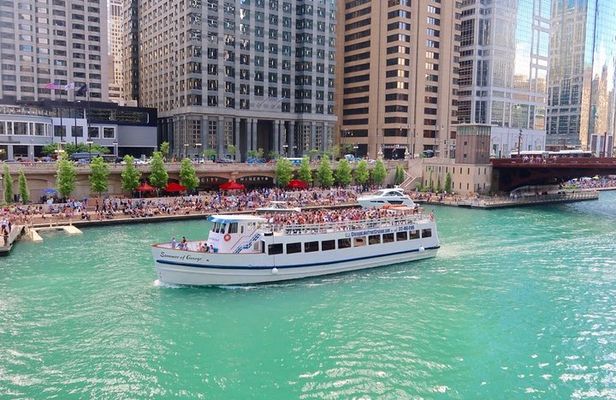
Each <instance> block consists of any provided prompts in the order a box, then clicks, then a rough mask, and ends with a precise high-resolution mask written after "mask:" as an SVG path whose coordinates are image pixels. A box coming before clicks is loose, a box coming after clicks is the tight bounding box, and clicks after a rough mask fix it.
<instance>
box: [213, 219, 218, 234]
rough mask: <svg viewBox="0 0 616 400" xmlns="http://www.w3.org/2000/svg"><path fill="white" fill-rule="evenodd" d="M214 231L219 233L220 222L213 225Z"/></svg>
mask: <svg viewBox="0 0 616 400" xmlns="http://www.w3.org/2000/svg"><path fill="white" fill-rule="evenodd" d="M212 232H214V233H218V222H215V223H214V226H213V227H212Z"/></svg>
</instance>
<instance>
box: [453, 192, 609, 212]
mask: <svg viewBox="0 0 616 400" xmlns="http://www.w3.org/2000/svg"><path fill="white" fill-rule="evenodd" d="M598 199H599V192H597V191H580V192H566V193H560V194H545V195H536V196H522V197H517V198H512V197H510V198H505V197H501V198H496V199H491V198H486V199H476V200H469V201H461V202H459V203H458V204H457V206H458V207H467V208H482V209H494V208H507V207H521V206H534V205H541V204H553V203H574V202H578V201H589V200H598Z"/></svg>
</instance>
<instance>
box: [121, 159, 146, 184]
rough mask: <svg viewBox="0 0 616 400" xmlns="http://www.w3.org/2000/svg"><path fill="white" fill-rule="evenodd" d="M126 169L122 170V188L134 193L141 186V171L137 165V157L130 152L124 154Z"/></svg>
mask: <svg viewBox="0 0 616 400" xmlns="http://www.w3.org/2000/svg"><path fill="white" fill-rule="evenodd" d="M124 162H125V163H126V165H125V166H124V171H122V190H124V191H125V192H128V193H133V192H134V191H135V190H136V189H137V187H138V186H139V179H140V178H141V172H140V171H139V170H138V169H137V168H136V167H135V159H134V158H133V156H129V155H128V154H127V155H125V156H124Z"/></svg>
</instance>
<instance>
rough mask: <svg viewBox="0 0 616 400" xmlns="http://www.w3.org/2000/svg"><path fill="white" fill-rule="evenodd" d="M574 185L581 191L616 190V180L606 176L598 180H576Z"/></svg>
mask: <svg viewBox="0 0 616 400" xmlns="http://www.w3.org/2000/svg"><path fill="white" fill-rule="evenodd" d="M572 184H573V186H576V187H578V188H580V189H607V188H616V178H612V177H605V176H604V177H600V178H597V179H594V178H588V179H576V180H575V182H572Z"/></svg>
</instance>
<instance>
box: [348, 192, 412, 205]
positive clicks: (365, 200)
mask: <svg viewBox="0 0 616 400" xmlns="http://www.w3.org/2000/svg"><path fill="white" fill-rule="evenodd" d="M357 202H358V203H359V205H361V206H362V207H363V208H374V207H383V206H405V207H415V203H414V202H413V200H412V199H411V198H410V197H409V196H407V195H406V194H404V191H403V190H402V189H400V188H393V189H381V190H379V191H377V192H376V193H373V194H369V195H366V196H361V197H358V198H357Z"/></svg>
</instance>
